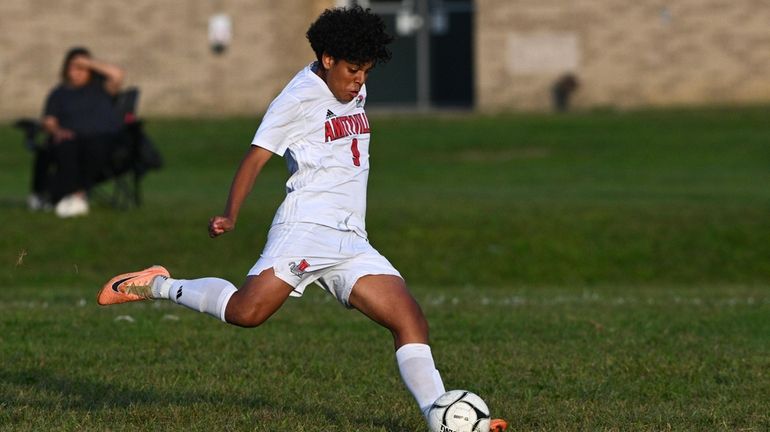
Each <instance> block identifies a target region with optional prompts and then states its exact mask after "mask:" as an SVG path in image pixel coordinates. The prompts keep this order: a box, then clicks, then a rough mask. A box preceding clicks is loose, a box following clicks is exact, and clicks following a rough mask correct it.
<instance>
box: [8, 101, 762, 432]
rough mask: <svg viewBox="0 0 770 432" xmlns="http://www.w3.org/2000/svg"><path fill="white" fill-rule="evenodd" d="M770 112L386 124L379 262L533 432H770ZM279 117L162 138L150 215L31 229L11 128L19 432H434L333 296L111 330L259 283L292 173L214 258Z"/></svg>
mask: <svg viewBox="0 0 770 432" xmlns="http://www.w3.org/2000/svg"><path fill="white" fill-rule="evenodd" d="M768 115H770V109H768V108H762V107H758V108H745V109H693V110H661V111H643V112H625V113H617V112H596V113H577V114H570V115H565V116H551V115H539V114H519V115H513V114H510V115H499V116H479V115H471V116H463V115H443V116H416V117H407V116H372V117H371V119H370V122H371V124H372V130H373V141H372V149H371V153H372V171H371V173H370V187H369V206H368V217H367V225H368V230H369V234H370V239H371V241H372V243H373V244H374V246H375V247H377V248H378V249H379V250H380V251H381V252H382V253H383V254H384V255H386V256H387V257H389V258H390V260H391V261H392V262H393V263H394V264H395V265H396V267H397V268H399V269H400V270H401V272H402V273H403V274H404V276H405V277H406V279H407V282H408V283H409V285H410V288H411V289H412V291H413V293H414V295H415V296H416V298H417V299H418V300H419V301H420V303H421V304H422V306H423V309H424V311H425V313H426V315H427V317H428V319H429V321H430V323H431V337H432V347H433V352H434V356H435V358H436V361H437V366H438V368H439V369H440V371H441V373H442V376H443V378H444V381H445V383H446V385H447V387H448V388H462V389H469V390H472V391H474V392H476V393H478V394H479V395H481V396H482V397H483V398H484V399H485V400H486V401H487V402H488V404H489V405H490V407H491V409H492V413H493V415H494V416H501V417H504V418H506V419H508V420H509V421H510V423H511V426H512V428H511V429H512V430H516V431H519V430H522V431H528V430H542V431H565V430H608V431H627V430H650V431H652V430H656V431H657V430H699V431H737V430H745V431H764V430H768V429H770V121H768ZM257 126H258V119H209V120H205V119H195V120H169V119H149V120H147V122H146V127H147V129H148V131H149V133H150V134H151V135H152V137H153V138H154V139H155V141H156V142H157V144H158V146H159V147H160V149H161V150H162V152H163V154H164V156H165V158H166V167H165V168H164V169H163V170H162V171H159V172H153V173H150V174H149V175H148V176H147V177H146V179H145V181H144V183H143V185H144V198H145V203H144V205H143V206H142V207H141V208H139V209H134V210H129V211H116V210H113V209H111V208H108V207H106V206H104V205H99V204H98V203H97V204H95V205H94V207H93V208H92V213H91V215H90V216H88V217H86V218H79V219H74V220H59V219H57V218H56V217H55V216H54V215H52V214H51V213H30V212H28V211H27V210H26V208H25V199H26V194H27V190H28V183H29V166H30V163H31V159H30V155H29V154H28V153H27V152H25V150H24V149H23V147H22V145H21V135H20V133H18V131H16V130H13V129H12V128H11V127H10V126H9V125H7V124H6V125H2V126H0V142H2V144H3V151H2V152H0V214H2V224H0V257H2V263H1V265H2V270H0V286H1V287H2V289H0V430H3V431H4V430H9V431H10V430H13V431H43V430H46V431H48V430H98V431H103V430H112V431H135V430H164V431H166V430H168V431H170V430H179V431H183V430H184V431H188V430H197V431H212V430H233V431H235V430H238V431H241V430H244V431H246V430H248V431H251V430H253V431H275V430H279V431H424V430H426V428H425V426H424V423H423V422H422V420H421V417H420V414H419V412H418V410H417V408H416V406H415V404H414V402H413V400H412V398H411V395H410V394H409V393H408V392H407V391H406V389H405V388H404V386H403V384H402V382H401V380H400V378H399V375H398V370H397V367H396V364H395V360H394V356H393V347H392V340H391V337H390V335H389V334H388V332H387V331H385V330H383V329H382V328H380V327H378V326H377V325H375V324H373V323H372V322H370V321H368V320H367V319H366V318H364V317H362V316H361V315H360V314H358V313H357V312H354V311H348V310H346V309H344V308H343V307H341V306H339V305H338V304H336V303H335V301H333V299H332V298H331V296H329V295H327V294H325V293H324V292H323V291H321V290H320V289H317V288H309V289H308V291H307V292H306V294H305V297H303V298H302V299H291V300H289V301H288V302H287V304H286V305H285V306H284V307H283V308H282V309H281V310H280V311H279V312H278V313H277V314H276V315H275V316H274V317H273V318H271V320H270V321H269V322H268V323H266V324H265V325H264V326H263V327H261V328H258V329H248V330H247V329H240V328H235V327H231V326H227V325H224V324H222V323H220V322H217V321H216V320H214V319H212V318H209V317H207V316H204V315H202V314H198V313H194V312H191V311H188V310H185V309H183V308H180V307H177V306H174V305H172V304H169V303H163V302H156V303H140V304H130V305H121V306H115V307H109V308H102V307H99V306H97V305H96V303H95V294H96V291H97V290H98V288H99V287H100V286H101V284H103V283H104V282H106V280H108V279H109V278H110V277H111V276H113V275H114V274H116V273H121V272H125V271H131V270H134V269H139V268H143V267H146V266H148V265H151V264H156V263H157V264H163V265H165V266H166V267H167V268H169V270H170V271H171V272H172V275H175V276H177V277H181V278H194V277H201V276H217V277H223V278H227V279H229V280H231V281H233V282H234V283H236V285H237V284H239V283H240V281H242V279H243V277H244V275H245V273H246V272H247V271H248V269H249V268H250V267H251V265H252V264H253V263H254V261H255V260H256V259H257V257H258V256H259V253H260V251H261V248H262V245H263V243H264V240H265V236H266V233H267V228H268V226H269V224H270V221H271V218H272V215H273V213H274V211H275V209H276V207H277V206H278V204H279V203H280V201H281V199H282V197H283V182H284V181H285V179H286V174H285V165H284V162H283V160H282V159H280V158H277V157H276V158H274V160H272V161H271V162H270V163H269V164H268V166H267V167H266V170H265V172H264V173H263V175H262V177H260V179H259V180H258V183H257V185H256V187H255V190H254V191H253V193H252V195H251V197H250V198H249V200H248V202H247V203H246V205H245V207H244V209H243V211H242V214H241V217H240V220H239V224H238V227H237V229H236V230H235V231H234V232H233V233H230V234H228V235H226V236H224V237H222V238H219V239H216V240H211V239H209V238H208V237H207V235H206V224H207V221H208V218H209V217H210V216H212V215H214V214H217V213H218V212H219V211H221V209H222V208H223V206H224V203H225V199H226V196H227V189H228V187H229V183H230V180H231V178H232V175H233V173H234V171H235V168H236V166H237V164H238V162H239V160H240V158H241V156H242V155H243V153H244V152H245V151H246V149H247V148H248V144H249V142H250V140H251V137H252V136H253V133H254V131H255V129H256V127H257Z"/></svg>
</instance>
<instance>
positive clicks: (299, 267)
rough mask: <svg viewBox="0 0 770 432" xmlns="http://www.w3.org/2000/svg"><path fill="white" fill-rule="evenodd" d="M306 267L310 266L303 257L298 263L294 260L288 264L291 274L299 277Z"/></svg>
mask: <svg viewBox="0 0 770 432" xmlns="http://www.w3.org/2000/svg"><path fill="white" fill-rule="evenodd" d="M308 267H310V264H308V262H307V261H305V260H304V259H303V260H302V261H300V262H299V264H297V263H295V262H292V263H290V264H289V270H291V272H292V274H294V275H295V276H299V277H302V275H303V274H305V270H306V269H307V268H308Z"/></svg>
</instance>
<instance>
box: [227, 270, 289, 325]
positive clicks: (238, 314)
mask: <svg viewBox="0 0 770 432" xmlns="http://www.w3.org/2000/svg"><path fill="white" fill-rule="evenodd" d="M291 291H292V287H291V285H289V284H288V283H286V282H284V281H283V280H281V279H280V278H278V277H277V276H276V275H275V273H274V272H273V269H272V268H269V269H266V270H264V271H262V272H261V273H260V274H258V275H251V276H248V277H247V278H246V281H245V282H244V283H243V285H241V287H240V289H238V291H237V292H235V293H234V294H233V296H232V297H231V298H230V302H228V304H227V310H226V312H225V319H226V320H227V322H230V323H233V324H238V325H244V326H255V325H259V324H261V323H262V322H264V321H265V320H266V319H267V318H269V317H270V316H271V315H272V314H274V313H275V311H277V310H278V309H279V308H280V307H281V305H283V303H284V302H285V301H286V299H287V298H288V297H289V294H291Z"/></svg>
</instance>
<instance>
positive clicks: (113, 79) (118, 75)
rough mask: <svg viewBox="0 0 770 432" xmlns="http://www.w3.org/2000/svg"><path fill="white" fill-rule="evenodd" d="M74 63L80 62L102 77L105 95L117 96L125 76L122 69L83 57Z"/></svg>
mask: <svg viewBox="0 0 770 432" xmlns="http://www.w3.org/2000/svg"><path fill="white" fill-rule="evenodd" d="M75 61H77V62H81V63H82V64H83V66H85V67H87V68H89V69H91V70H92V71H93V72H96V73H98V74H100V75H102V76H103V77H104V79H105V81H104V90H106V91H107V93H109V94H111V95H113V96H114V95H116V94H118V92H119V91H120V88H121V87H122V86H123V77H124V76H125V73H124V72H123V69H121V68H120V67H119V66H116V65H114V64H110V63H107V62H104V61H101V60H97V59H94V58H89V57H85V56H83V57H78V58H77V59H76V60H75Z"/></svg>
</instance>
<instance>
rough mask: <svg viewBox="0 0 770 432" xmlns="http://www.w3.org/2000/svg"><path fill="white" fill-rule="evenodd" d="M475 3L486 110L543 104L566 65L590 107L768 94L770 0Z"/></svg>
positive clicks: (757, 98) (480, 100) (479, 83)
mask: <svg viewBox="0 0 770 432" xmlns="http://www.w3.org/2000/svg"><path fill="white" fill-rule="evenodd" d="M476 10H477V15H476V29H477V38H476V48H477V57H476V66H477V80H476V92H477V106H478V107H479V108H480V109H482V110H503V109H511V108H517V109H545V108H547V107H548V106H549V104H550V86H551V84H552V82H553V81H554V80H555V79H556V78H557V77H558V76H559V75H560V73H562V72H567V71H571V72H574V73H575V74H576V75H577V76H578V78H579V80H580V83H581V87H580V89H579V90H578V92H577V93H575V98H574V103H575V105H578V106H583V107H595V106H616V107H635V106H646V105H680V104H684V105H686V104H732V103H757V102H768V101H770V4H769V3H768V2H767V1H765V0H677V1H663V0H643V1H637V2H632V1H627V0H579V1H563V0H477V2H476ZM527 43H529V48H527ZM538 53H539V54H538Z"/></svg>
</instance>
